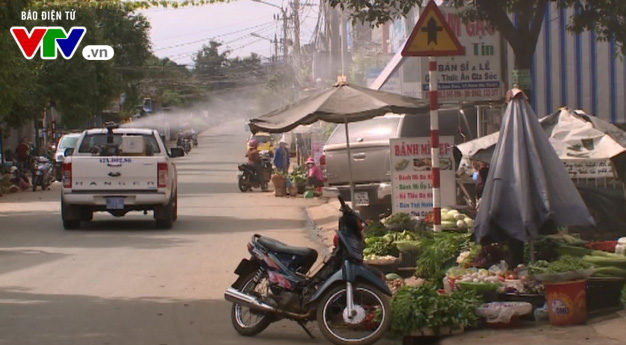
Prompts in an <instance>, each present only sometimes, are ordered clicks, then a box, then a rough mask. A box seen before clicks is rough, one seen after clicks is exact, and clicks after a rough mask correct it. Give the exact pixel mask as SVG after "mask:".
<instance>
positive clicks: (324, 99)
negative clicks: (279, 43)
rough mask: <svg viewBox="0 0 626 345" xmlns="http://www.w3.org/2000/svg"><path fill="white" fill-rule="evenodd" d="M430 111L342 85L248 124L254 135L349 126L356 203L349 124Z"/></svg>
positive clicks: (415, 103) (393, 96)
mask: <svg viewBox="0 0 626 345" xmlns="http://www.w3.org/2000/svg"><path fill="white" fill-rule="evenodd" d="M428 109H430V108H429V104H428V103H427V102H424V101H422V100H419V99H417V98H412V97H407V96H403V95H398V94H394V93H388V92H383V91H377V90H371V89H367V88H364V87H360V86H356V85H349V84H348V83H346V82H338V83H337V84H335V85H334V86H333V87H331V88H329V89H326V90H324V91H322V92H320V93H318V94H316V95H313V96H310V97H307V98H304V99H302V100H300V101H297V102H295V103H292V104H289V105H287V106H285V107H283V108H281V109H277V110H274V111H272V112H270V113H268V114H265V115H262V116H259V117H257V118H253V119H250V120H249V122H248V125H249V126H250V130H251V131H252V132H253V133H256V132H260V131H263V132H270V133H283V132H288V131H290V130H292V129H294V128H296V127H298V126H300V125H310V124H312V123H314V122H316V121H325V122H331V123H345V124H346V126H345V128H346V147H347V151H348V152H347V153H348V157H347V158H348V166H349V170H350V172H349V173H350V197H351V200H352V202H354V184H353V179H352V159H351V157H352V154H351V153H350V139H349V129H348V123H349V122H357V121H363V120H368V119H371V118H373V117H376V116H382V115H385V114H387V113H399V114H406V113H424V115H428V111H427V110H428Z"/></svg>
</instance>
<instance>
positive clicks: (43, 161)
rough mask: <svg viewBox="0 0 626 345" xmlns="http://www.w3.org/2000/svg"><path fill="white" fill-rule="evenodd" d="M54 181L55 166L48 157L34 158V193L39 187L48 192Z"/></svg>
mask: <svg viewBox="0 0 626 345" xmlns="http://www.w3.org/2000/svg"><path fill="white" fill-rule="evenodd" d="M53 180H54V164H53V163H52V162H51V161H50V160H49V159H48V158H46V157H43V156H39V157H35V158H33V178H32V187H33V192H34V191H36V190H37V186H40V187H41V190H46V189H48V187H49V186H50V185H51V184H52V181H53Z"/></svg>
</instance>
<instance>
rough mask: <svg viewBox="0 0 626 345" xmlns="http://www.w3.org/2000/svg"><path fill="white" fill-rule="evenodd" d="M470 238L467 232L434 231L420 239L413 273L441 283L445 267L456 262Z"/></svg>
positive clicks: (467, 245)
mask: <svg viewBox="0 0 626 345" xmlns="http://www.w3.org/2000/svg"><path fill="white" fill-rule="evenodd" d="M470 240H471V235H470V234H469V233H434V234H432V235H430V237H426V238H424V239H422V242H421V245H420V248H419V252H420V256H419V258H418V260H417V263H416V264H417V267H416V270H415V275H416V276H418V277H421V278H424V279H430V280H432V281H434V282H436V283H437V284H441V280H442V279H443V277H444V276H445V272H446V269H447V268H448V267H450V266H452V265H454V264H455V263H456V258H457V257H458V255H459V253H461V252H462V251H464V250H465V249H467V248H468V247H469V243H470Z"/></svg>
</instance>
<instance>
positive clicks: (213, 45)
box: [193, 41, 230, 80]
mask: <svg viewBox="0 0 626 345" xmlns="http://www.w3.org/2000/svg"><path fill="white" fill-rule="evenodd" d="M221 46H222V43H220V42H217V41H210V42H209V44H208V45H206V44H205V45H203V46H202V49H200V50H199V51H198V53H197V54H196V57H195V58H194V59H193V61H194V64H195V65H194V75H196V76H199V77H204V78H207V79H211V80H220V79H225V78H226V72H225V71H226V68H227V67H228V54H230V51H228V50H226V51H223V52H221V53H220V51H219V48H220V47H221Z"/></svg>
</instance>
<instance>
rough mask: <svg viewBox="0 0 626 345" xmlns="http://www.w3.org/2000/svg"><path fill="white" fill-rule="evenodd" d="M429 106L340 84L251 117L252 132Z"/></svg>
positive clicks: (358, 119) (411, 110)
mask: <svg viewBox="0 0 626 345" xmlns="http://www.w3.org/2000/svg"><path fill="white" fill-rule="evenodd" d="M428 109H429V105H428V103H427V102H425V101H422V100H419V99H417V98H412V97H407V96H403V95H398V94H395V93H388V92H382V91H376V90H371V89H368V88H364V87H360V86H356V85H349V84H347V83H337V84H335V86H333V87H331V88H329V89H326V90H324V91H322V92H320V93H318V94H316V95H313V96H310V97H307V98H304V99H302V100H300V101H297V102H295V103H292V104H289V105H287V106H285V107H283V108H281V109H277V110H274V111H272V112H270V113H268V114H265V115H262V116H259V117H257V118H254V119H251V120H249V123H248V125H249V126H250V130H252V132H270V133H283V132H288V131H290V130H292V129H294V128H296V127H298V126H300V125H310V124H312V123H315V122H317V121H325V122H332V123H345V122H357V121H363V120H367V119H371V118H373V117H376V116H381V115H385V114H386V113H399V114H405V113H416V112H424V111H427V110H428Z"/></svg>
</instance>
